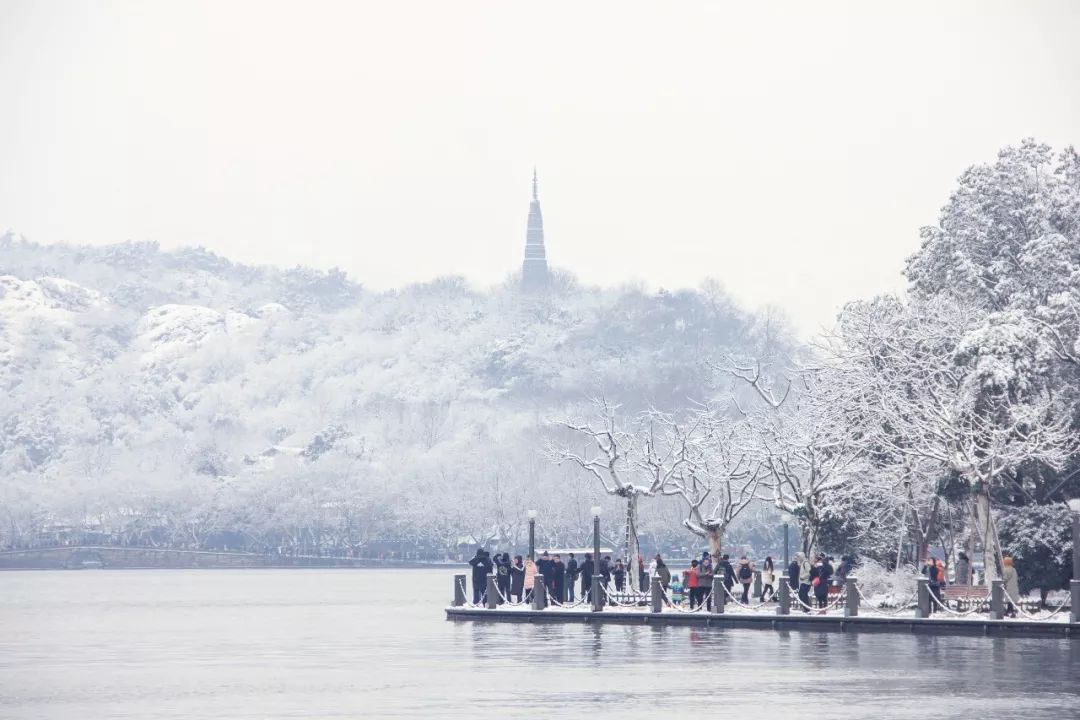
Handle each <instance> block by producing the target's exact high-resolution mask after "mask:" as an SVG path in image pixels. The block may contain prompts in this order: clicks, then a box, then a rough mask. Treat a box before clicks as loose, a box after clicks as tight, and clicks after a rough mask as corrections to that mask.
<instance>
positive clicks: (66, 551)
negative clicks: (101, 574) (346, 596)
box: [0, 545, 431, 570]
mask: <svg viewBox="0 0 1080 720" xmlns="http://www.w3.org/2000/svg"><path fill="white" fill-rule="evenodd" d="M429 564H431V563H417V562H404V561H382V560H373V559H360V558H348V557H319V556H315V555H259V554H256V553H241V552H218V551H213V550H173V549H169V548H149V547H125V546H109V545H78V546H56V547H45V548H34V549H30V550H5V551H0V570H60V569H69V570H79V569H87V568H260V567H408V566H417V565H429Z"/></svg>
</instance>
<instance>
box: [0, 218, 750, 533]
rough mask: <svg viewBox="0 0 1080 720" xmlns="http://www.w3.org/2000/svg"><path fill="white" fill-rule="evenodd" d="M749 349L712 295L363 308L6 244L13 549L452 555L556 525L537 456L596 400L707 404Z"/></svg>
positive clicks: (3, 318)
mask: <svg viewBox="0 0 1080 720" xmlns="http://www.w3.org/2000/svg"><path fill="white" fill-rule="evenodd" d="M754 342H758V340H757V330H756V326H755V322H754V320H753V318H751V317H750V316H748V315H747V314H745V313H743V312H742V311H740V310H739V309H738V308H736V307H735V306H734V305H733V304H732V303H731V302H730V300H729V299H727V298H726V297H725V296H724V295H723V293H722V292H721V291H719V290H718V289H717V288H716V287H715V286H712V285H710V286H707V287H705V288H704V289H703V290H701V291H682V292H677V293H667V292H661V293H659V294H649V293H645V292H643V291H641V290H639V289H634V288H627V289H621V290H610V291H601V290H597V289H592V288H582V287H579V286H578V285H577V284H576V283H575V282H574V281H573V280H572V279H571V278H568V277H563V278H561V281H560V284H559V286H558V287H557V289H556V291H555V292H554V293H553V294H552V295H551V296H550V297H547V298H542V299H538V298H533V297H523V296H522V295H521V294H520V293H519V292H518V291H517V289H516V283H508V284H507V285H506V286H503V287H498V288H494V289H491V290H489V291H478V290H475V289H473V288H470V287H468V286H467V285H466V284H465V283H464V282H462V281H461V280H459V279H456V278H443V279H440V280H436V281H433V282H431V283H426V284H422V285H417V286H412V287H408V288H404V289H401V290H397V291H392V292H387V293H369V292H365V291H364V290H363V289H362V288H361V287H360V286H359V285H357V284H356V283H353V282H351V281H349V280H348V279H347V278H345V276H344V275H343V274H341V273H339V272H336V271H332V272H329V273H321V272H316V271H311V270H307V269H303V268H297V269H294V270H289V271H280V270H276V269H270V268H256V267H249V266H242V265H237V264H234V263H231V262H228V261H227V260H224V259H222V258H219V257H217V256H215V255H212V254H210V253H207V252H205V251H202V250H183V251H177V252H163V251H161V250H160V249H159V248H157V247H156V246H154V245H151V244H145V243H127V244H123V245H117V246H113V247H106V248H86V247H71V246H38V245H35V244H33V243H28V242H26V241H24V240H21V239H17V238H15V237H13V236H10V235H8V236H5V237H4V238H2V239H0V386H2V387H3V391H4V393H5V399H6V402H4V403H3V405H2V406H0V428H2V431H3V433H2V436H0V507H2V510H0V514H3V515H4V517H3V518H0V520H2V523H0V526H2V527H3V530H0V543H13V542H18V541H19V538H20V537H25V536H28V535H29V534H32V533H35V532H43V531H46V530H47V529H48V528H50V527H51V528H54V529H56V528H63V527H69V526H70V527H77V528H87V527H92V528H97V529H99V530H101V531H102V532H106V533H109V534H112V535H114V536H115V535H119V536H124V537H134V538H141V539H144V540H145V539H148V538H155V539H157V540H160V541H163V542H178V543H188V544H192V543H194V544H200V543H206V542H210V541H211V540H212V539H213V538H218V539H220V538H222V537H228V538H231V539H232V541H233V542H234V543H235V542H242V543H246V544H248V545H252V546H255V545H259V544H260V543H262V544H265V545H268V546H269V545H280V544H292V545H297V544H307V545H308V546H310V545H312V544H332V545H336V546H342V545H355V544H357V543H360V542H363V541H365V540H369V539H371V538H375V537H382V538H387V537H393V538H398V537H411V538H414V539H416V538H426V539H428V540H430V541H431V542H443V541H446V539H447V538H457V537H460V536H461V535H462V534H463V533H465V534H468V533H473V534H477V535H484V534H486V533H489V532H490V531H491V528H492V520H491V517H492V516H493V515H495V514H507V513H511V514H513V513H514V512H516V511H515V510H514V508H518V509H519V510H521V512H520V513H518V515H523V509H524V507H525V506H526V505H529V506H537V507H544V506H548V507H550V508H551V510H550V513H549V516H550V517H551V518H552V520H551V522H553V523H554V522H557V520H556V518H557V517H559V513H563V514H565V513H566V512H567V510H566V503H564V502H561V500H560V496H563V495H565V493H566V492H567V485H566V483H565V480H566V477H567V475H566V473H567V470H565V469H560V468H558V467H555V466H553V465H552V464H551V463H550V462H549V461H548V460H547V459H545V458H543V457H541V455H540V450H541V448H542V445H543V442H544V439H545V437H546V436H548V435H549V434H550V433H551V432H552V430H551V429H550V428H549V426H548V425H547V424H546V423H545V420H546V418H548V417H549V416H553V415H559V414H563V413H566V412H570V411H571V410H572V409H573V407H574V406H575V405H577V404H579V403H581V402H583V401H584V400H585V398H586V396H588V395H591V394H594V393H596V392H599V391H603V392H605V393H607V394H608V395H609V396H610V397H613V398H622V399H623V400H624V401H626V402H628V403H630V404H632V405H638V406H639V405H641V404H643V403H646V402H651V403H655V404H657V405H658V406H661V407H663V406H671V405H673V404H677V403H680V402H685V401H686V399H687V398H688V397H705V396H707V394H708V392H709V390H708V377H709V375H708V370H707V368H706V367H705V365H704V361H705V360H706V359H708V358H710V357H715V356H718V355H719V354H720V353H722V352H723V351H724V350H725V349H727V348H731V347H739V346H743V345H747V344H752V343H754ZM582 492H585V489H583V490H582ZM588 492H589V493H591V490H589V491H588ZM592 501H593V499H592V498H591V496H590V497H584V496H583V497H582V498H581V502H585V503H588V502H592ZM432 507H440V508H443V511H442V513H441V514H438V513H435V514H433V513H432V512H431V508H432ZM57 531H59V530H57ZM316 536H318V537H316Z"/></svg>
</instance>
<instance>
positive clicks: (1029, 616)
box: [1001, 584, 1069, 620]
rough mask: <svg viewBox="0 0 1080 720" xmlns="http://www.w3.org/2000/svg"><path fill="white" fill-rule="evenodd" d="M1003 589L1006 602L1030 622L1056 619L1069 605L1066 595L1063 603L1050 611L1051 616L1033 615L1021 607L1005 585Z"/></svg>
mask: <svg viewBox="0 0 1080 720" xmlns="http://www.w3.org/2000/svg"><path fill="white" fill-rule="evenodd" d="M1001 589H1002V591H1003V593H1004V596H1005V600H1006V602H1009V603H1011V604H1012V606H1013V607H1014V608H1015V609H1016V611H1017V612H1018V613H1020V614H1021V615H1023V616H1024V617H1026V618H1027V619H1028V620H1049V619H1050V618H1052V617H1054V616H1055V615H1057V614H1058V613H1060V612H1061V611H1062V610H1064V609H1065V606H1066V605H1067V604H1068V603H1069V596H1068V595H1066V596H1065V599H1064V600H1062V601H1061V604H1060V605H1058V606H1057V607H1056V608H1054V610H1052V611H1050V614H1049V615H1042V616H1039V615H1032V614H1031V613H1029V612H1028V611H1027V610H1025V609H1024V608H1023V607H1022V606H1021V605H1020V603H1019V601H1017V600H1016V599H1015V598H1014V597H1013V596H1012V595H1010V594H1009V591H1008V590H1006V589H1005V585H1004V584H1002V586H1001Z"/></svg>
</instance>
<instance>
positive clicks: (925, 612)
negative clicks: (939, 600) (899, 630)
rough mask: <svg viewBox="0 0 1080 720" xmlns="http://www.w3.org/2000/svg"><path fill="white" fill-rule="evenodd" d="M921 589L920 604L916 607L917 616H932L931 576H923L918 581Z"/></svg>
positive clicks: (917, 585)
mask: <svg viewBox="0 0 1080 720" xmlns="http://www.w3.org/2000/svg"><path fill="white" fill-rule="evenodd" d="M916 587H917V588H918V589H919V606H918V607H917V608H916V609H915V617H917V618H928V617H930V578H924V577H921V578H919V579H918V581H917V583H916Z"/></svg>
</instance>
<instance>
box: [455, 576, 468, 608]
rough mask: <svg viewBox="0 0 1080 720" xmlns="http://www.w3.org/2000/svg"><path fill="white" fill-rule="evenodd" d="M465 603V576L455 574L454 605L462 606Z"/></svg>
mask: <svg viewBox="0 0 1080 720" xmlns="http://www.w3.org/2000/svg"><path fill="white" fill-rule="evenodd" d="M464 604H465V576H464V575H455V576H454V607H461V606H462V605H464Z"/></svg>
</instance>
